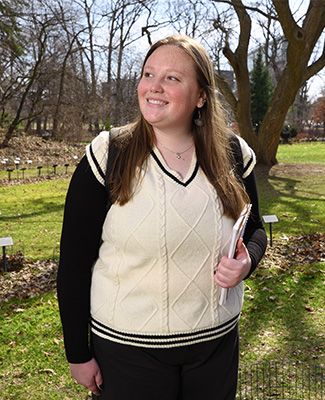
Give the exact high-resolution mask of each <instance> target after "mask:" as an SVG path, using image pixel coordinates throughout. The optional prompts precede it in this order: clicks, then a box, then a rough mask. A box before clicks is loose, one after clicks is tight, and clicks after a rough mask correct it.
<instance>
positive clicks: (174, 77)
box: [168, 75, 179, 81]
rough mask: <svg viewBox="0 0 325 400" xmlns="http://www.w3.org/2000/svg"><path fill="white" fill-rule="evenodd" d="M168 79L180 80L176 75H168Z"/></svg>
mask: <svg viewBox="0 0 325 400" xmlns="http://www.w3.org/2000/svg"><path fill="white" fill-rule="evenodd" d="M168 79H169V80H170V81H178V80H179V79H178V78H176V76H173V75H170V76H169V77H168Z"/></svg>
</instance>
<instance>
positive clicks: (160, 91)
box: [138, 45, 203, 133]
mask: <svg viewBox="0 0 325 400" xmlns="http://www.w3.org/2000/svg"><path fill="white" fill-rule="evenodd" d="M138 99H139V106H140V110H141V113H142V115H143V117H144V119H145V120H146V121H147V122H148V123H150V124H151V125H152V126H153V129H154V131H156V130H161V131H171V130H172V131H174V132H175V133H190V131H191V127H192V115H193V111H194V110H195V108H196V107H201V106H202V105H203V98H202V90H201V89H200V87H199V85H198V82H197V77H196V71H195V66H194V62H193V61H192V59H191V57H190V56H189V55H187V54H186V53H185V52H184V51H183V50H182V49H180V48H178V47H176V46H172V45H164V46H161V47H158V48H157V49H156V50H155V51H154V52H153V53H152V54H151V55H150V57H149V58H148V60H147V62H146V63H145V65H144V68H143V74H142V77H141V80H140V82H139V85H138Z"/></svg>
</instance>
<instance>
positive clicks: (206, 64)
mask: <svg viewBox="0 0 325 400" xmlns="http://www.w3.org/2000/svg"><path fill="white" fill-rule="evenodd" d="M165 45H172V46H177V47H179V48H181V49H182V50H183V51H184V52H185V53H186V54H188V55H189V56H190V57H191V59H192V60H193V63H194V67H195V70H196V74H197V80H198V84H199V87H200V88H201V89H202V90H203V92H204V93H205V99H206V101H205V103H204V106H203V107H202V108H201V109H200V112H201V119H202V122H203V124H202V126H200V127H198V126H196V125H195V123H194V122H193V124H192V125H193V126H192V132H193V137H194V143H195V149H196V155H197V160H198V163H199V165H200V167H201V168H202V170H203V172H204V173H205V175H206V176H207V178H208V180H209V181H210V183H211V184H212V185H213V186H214V188H215V189H216V191H217V193H218V195H219V197H220V200H221V202H222V204H223V208H224V212H225V214H226V215H228V216H230V217H232V218H237V217H238V216H239V214H240V212H241V210H242V209H243V207H244V204H245V203H247V202H248V196H247V194H246V192H245V190H244V188H243V186H242V184H241V183H240V182H239V181H238V180H237V178H236V176H235V174H234V165H233V161H232V158H231V151H230V145H229V138H230V136H231V135H232V133H231V132H230V130H229V128H228V127H227V123H226V118H225V114H224V111H223V109H222V106H221V103H220V101H219V100H218V97H217V88H216V83H215V72H214V68H213V65H212V62H211V60H210V58H209V56H208V54H207V52H206V50H205V49H204V47H203V46H201V45H200V44H199V43H198V42H197V41H195V40H194V39H192V38H190V37H188V36H185V35H174V36H169V37H167V38H165V39H162V40H159V41H158V42H156V43H155V44H154V45H153V46H152V47H151V48H150V49H149V51H148V53H147V55H146V57H145V59H144V62H143V66H142V71H141V75H142V72H143V68H144V66H145V64H146V61H147V60H148V58H149V57H150V55H151V54H152V53H153V52H154V51H155V50H156V49H157V48H158V47H160V46H165ZM195 113H196V111H195V112H194V114H195ZM194 117H195V115H193V120H194ZM112 140H113V142H114V145H116V146H117V147H118V156H117V157H116V159H115V161H114V163H113V165H110V166H108V171H107V185H108V187H109V190H110V196H111V199H112V201H113V202H117V203H118V204H120V205H123V204H125V203H127V202H128V201H129V200H130V199H131V198H132V196H133V192H134V185H135V184H136V182H137V179H138V176H137V171H139V168H141V167H142V166H143V165H144V164H145V163H146V160H147V158H148V156H149V154H150V151H151V150H152V147H153V145H154V143H155V136H154V132H153V129H152V126H151V125H150V124H149V123H147V122H146V121H145V119H144V118H143V116H142V115H141V113H140V115H139V117H138V119H137V120H136V121H135V122H134V123H132V124H130V125H128V126H126V127H124V128H121V133H120V134H119V135H118V137H117V138H116V139H112Z"/></svg>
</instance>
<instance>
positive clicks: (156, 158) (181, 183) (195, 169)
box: [151, 151, 199, 186]
mask: <svg viewBox="0 0 325 400" xmlns="http://www.w3.org/2000/svg"><path fill="white" fill-rule="evenodd" d="M151 155H152V157H153V158H154V160H155V161H156V163H157V164H158V165H159V168H160V169H161V170H163V171H164V173H165V174H166V175H168V176H169V177H170V178H172V179H173V180H174V181H175V182H177V183H179V184H180V185H182V186H187V185H189V184H190V183H191V182H192V180H193V179H194V178H195V176H196V174H197V171H198V170H199V163H198V161H196V164H195V168H194V171H193V173H192V175H191V176H190V177H189V179H188V180H187V181H186V182H183V181H181V180H179V179H178V178H176V176H174V175H173V174H172V173H171V172H169V171H168V170H167V169H166V168H165V167H164V166H163V165H162V163H161V161H160V160H159V158H158V157H157V156H156V154H155V153H154V152H153V151H151Z"/></svg>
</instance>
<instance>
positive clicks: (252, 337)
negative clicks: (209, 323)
mask: <svg viewBox="0 0 325 400" xmlns="http://www.w3.org/2000/svg"><path fill="white" fill-rule="evenodd" d="M300 146H301V145H300V144H297V145H282V146H280V149H279V157H278V158H279V161H280V162H281V163H282V162H284V161H283V160H284V158H285V157H287V160H288V161H286V163H290V164H291V163H292V164H294V163H296V162H297V163H298V162H299V161H296V160H297V159H299V157H300V155H301V149H302V147H300ZM303 146H307V150H308V146H310V147H309V149H310V151H311V153H310V155H309V156H308V157H307V156H306V155H305V156H304V157H305V162H306V163H308V162H309V161H310V159H311V160H317V163H318V164H324V163H325V160H324V156H323V153H324V151H323V150H324V147H323V144H319V143H317V146H316V150H315V146H314V143H312V144H308V145H307V144H306V145H303ZM315 151H316V153H315ZM275 171H276V172H275V173H274V174H273V175H272V174H271V176H267V175H265V173H259V174H258V177H259V192H260V199H261V211H262V214H276V215H277V216H278V217H279V220H280V221H279V223H278V224H276V225H275V227H274V230H275V235H276V238H277V239H279V238H280V237H282V236H290V235H300V234H302V233H310V232H317V231H318V232H319V231H322V232H324V227H325V219H324V218H325V208H324V207H325V205H324V203H325V202H324V196H325V183H324V182H323V181H324V179H323V175H321V174H319V173H318V174H317V173H313V169H312V165H311V164H310V168H303V169H302V170H301V169H299V170H298V169H297V170H293V171H289V172H288V170H286V169H281V166H280V167H276V168H275ZM271 172H272V171H271ZM306 182H307V183H308V184H306ZM67 186H68V180H67V179H58V180H50V181H46V182H39V183H35V184H28V185H16V186H6V187H1V188H0V196H1V199H7V201H6V203H2V204H1V216H0V217H1V218H0V232H1V236H2V235H9V234H10V235H11V236H12V237H13V238H14V240H15V243H16V244H17V248H19V247H21V248H23V249H24V252H25V255H26V256H27V257H28V258H31V259H46V258H51V257H52V255H53V249H56V248H57V245H58V240H59V236H60V229H61V220H62V213H63V202H64V197H65V192H66V189H67ZM17 199H18V201H17ZM288 257H290V254H288ZM324 266H325V265H324V263H314V264H310V265H308V266H306V265H296V266H295V267H293V268H291V269H282V268H279V266H278V265H276V264H275V265H272V266H271V267H269V268H266V267H263V265H262V266H261V268H259V269H258V271H257V272H256V274H255V276H254V278H253V279H250V280H248V281H247V283H246V284H247V290H246V294H245V297H246V301H245V306H244V310H243V314H242V319H241V325H240V329H241V360H242V363H246V364H251V363H255V362H259V363H260V362H262V361H265V360H272V359H277V360H284V359H285V360H288V361H289V362H294V361H299V362H303V363H316V364H321V363H324V361H325V360H324V347H323V346H324V331H325V325H324V315H323V314H324V305H323V301H322V300H323V282H324ZM0 321H1V324H0V337H1V344H0V365H1V367H0V393H1V395H0V398H1V400H9V399H18V400H32V399H33V400H47V399H51V400H52V399H53V400H56V399H60V400H74V399H76V400H77V399H78V400H79V399H80V400H85V399H86V397H87V391H85V390H84V389H82V388H80V387H79V386H77V385H75V384H74V383H73V382H72V380H71V378H70V376H69V372H68V366H67V363H66V361H65V357H64V349H63V341H62V334H61V327H60V322H59V317H58V308H57V300H56V296H55V294H54V293H53V292H51V293H46V294H43V295H41V296H38V297H35V298H32V299H29V300H14V301H10V302H8V303H5V304H1V310H0Z"/></svg>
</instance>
